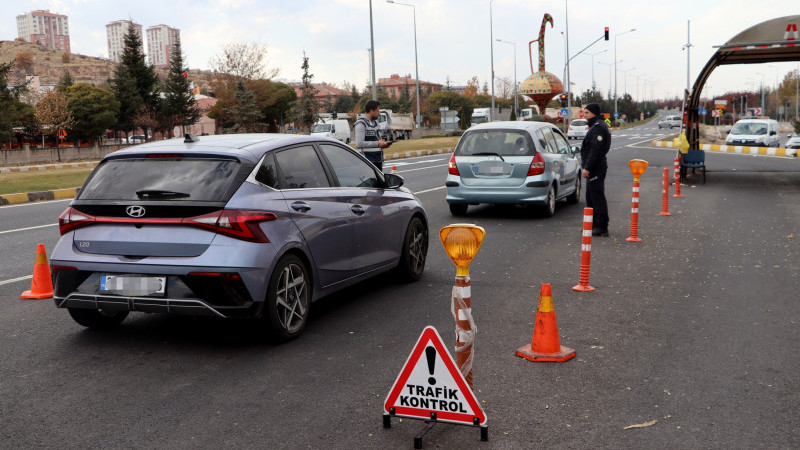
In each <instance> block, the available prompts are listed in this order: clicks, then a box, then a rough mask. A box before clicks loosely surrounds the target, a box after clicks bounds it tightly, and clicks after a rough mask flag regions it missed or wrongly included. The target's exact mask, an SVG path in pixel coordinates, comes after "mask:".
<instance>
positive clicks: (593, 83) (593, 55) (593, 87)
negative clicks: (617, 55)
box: [587, 49, 608, 89]
mask: <svg viewBox="0 0 800 450" xmlns="http://www.w3.org/2000/svg"><path fill="white" fill-rule="evenodd" d="M607 51H608V49H605V50H601V51H599V52H597V53H587V55H589V56H591V57H592V89H596V88H597V85H596V84H595V82H594V57H595V56H597V55H599V54H600V53H605V52H607Z"/></svg>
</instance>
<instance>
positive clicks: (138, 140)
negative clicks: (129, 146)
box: [131, 134, 148, 144]
mask: <svg viewBox="0 0 800 450" xmlns="http://www.w3.org/2000/svg"><path fill="white" fill-rule="evenodd" d="M147 139H148V138H147V136H145V135H143V134H134V135H132V136H131V142H132V143H134V144H141V143H142V142H147Z"/></svg>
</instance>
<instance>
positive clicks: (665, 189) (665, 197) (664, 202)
mask: <svg viewBox="0 0 800 450" xmlns="http://www.w3.org/2000/svg"><path fill="white" fill-rule="evenodd" d="M658 215H659V216H671V215H672V214H670V212H669V169H667V168H666V167H664V184H663V185H662V187H661V212H660V213H658Z"/></svg>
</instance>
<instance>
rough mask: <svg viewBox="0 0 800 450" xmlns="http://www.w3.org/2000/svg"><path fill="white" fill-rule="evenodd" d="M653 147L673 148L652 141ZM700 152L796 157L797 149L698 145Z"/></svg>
mask: <svg viewBox="0 0 800 450" xmlns="http://www.w3.org/2000/svg"><path fill="white" fill-rule="evenodd" d="M652 145H653V147H669V148H674V146H673V145H672V142H671V141H653V144H652ZM700 150H705V151H709V152H717V153H735V154H739V155H765V156H791V157H796V156H797V149H793V148H783V147H777V148H772V147H746V146H742V145H720V144H700Z"/></svg>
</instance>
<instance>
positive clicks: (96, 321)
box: [67, 308, 128, 329]
mask: <svg viewBox="0 0 800 450" xmlns="http://www.w3.org/2000/svg"><path fill="white" fill-rule="evenodd" d="M67 311H69V315H70V316H72V320H74V321H75V322H78V323H79V324H81V325H83V326H85V327H87V328H96V329H108V328H114V327H116V326H117V325H119V324H120V323H122V321H123V320H125V318H126V317H128V311H106V310H102V309H79V308H67Z"/></svg>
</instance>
